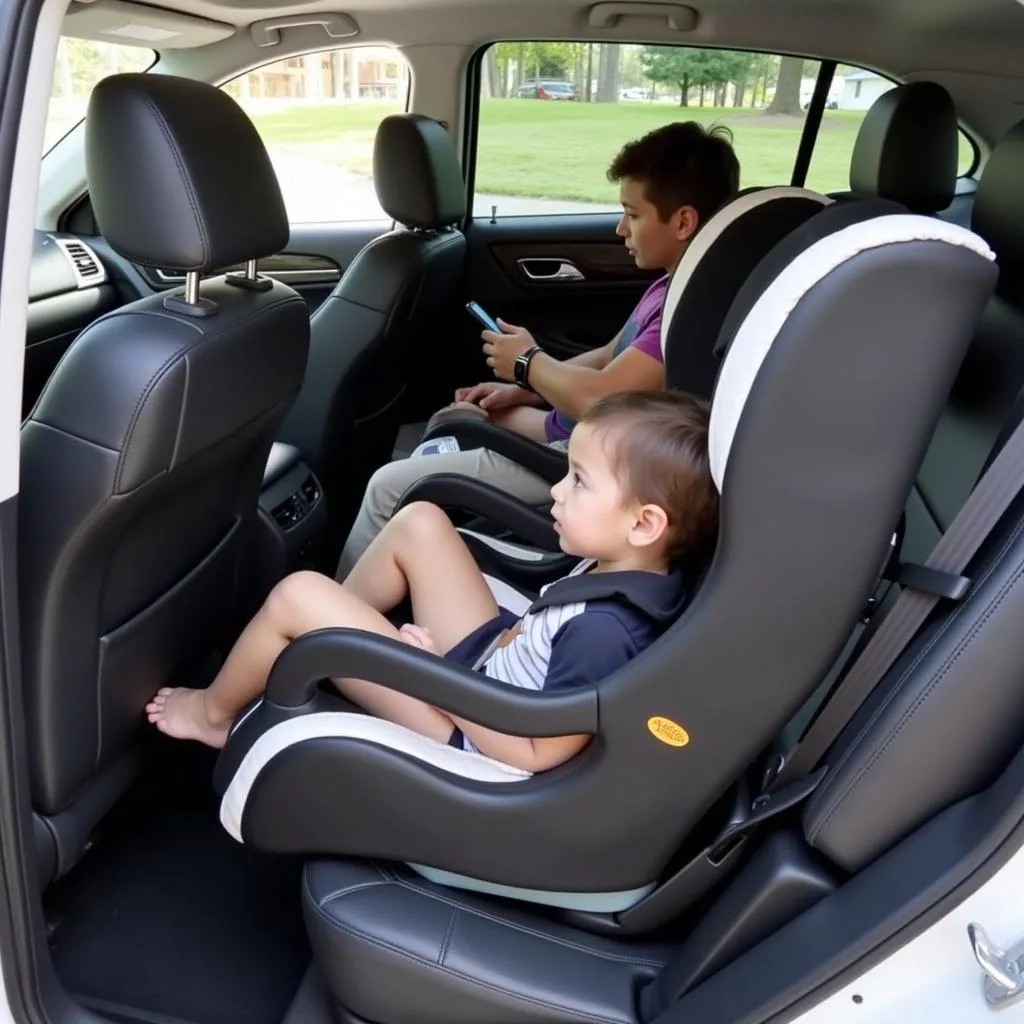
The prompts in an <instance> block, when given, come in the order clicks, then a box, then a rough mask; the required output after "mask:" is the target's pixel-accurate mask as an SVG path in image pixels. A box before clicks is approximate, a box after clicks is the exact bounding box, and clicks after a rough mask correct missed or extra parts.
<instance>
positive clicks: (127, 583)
mask: <svg viewBox="0 0 1024 1024" xmlns="http://www.w3.org/2000/svg"><path fill="white" fill-rule="evenodd" d="M150 77H151V76H136V75H129V76H115V77H114V78H109V79H106V80H105V81H104V82H103V83H102V86H101V90H102V93H103V98H101V99H100V100H99V101H98V103H97V105H96V106H95V107H94V110H95V111H97V112H98V115H99V116H98V119H97V120H96V121H95V122H93V121H92V120H90V121H89V122H88V124H87V133H88V134H89V145H90V148H91V151H92V153H93V157H94V166H95V159H96V158H98V157H99V155H100V153H101V152H102V146H103V145H104V144H105V143H106V142H107V141H112V142H113V144H114V147H115V154H116V153H117V152H121V151H120V150H118V148H117V147H118V145H119V144H125V143H126V141H127V135H126V133H127V132H129V131H132V132H136V133H137V134H138V137H139V138H140V139H147V140H148V139H156V138H157V137H161V138H163V139H164V142H156V143H155V145H156V147H157V152H158V154H160V155H161V159H165V160H166V161H167V163H166V164H165V163H151V162H150V160H149V158H148V157H147V158H146V159H141V158H140V160H137V161H136V162H135V168H134V171H133V176H134V177H135V178H136V179H137V188H138V189H139V190H141V191H142V192H145V193H146V194H148V195H150V196H154V195H161V194H165V195H166V194H170V195H171V196H172V197H173V195H175V194H178V195H185V194H186V193H187V192H189V191H191V193H192V194H193V196H194V197H197V198H198V202H197V205H196V206H195V207H194V212H195V217H196V221H195V224H194V226H193V225H192V224H190V225H189V226H188V227H187V228H183V229H181V230H178V229H177V228H176V227H175V225H174V223H173V219H172V211H173V210H174V209H175V205H174V202H175V201H174V200H173V198H172V199H171V200H169V205H168V206H166V207H161V208H160V211H161V212H156V208H155V207H154V211H153V212H152V213H151V214H149V215H148V219H147V218H143V220H142V221H141V222H140V223H139V224H138V225H133V226H131V227H130V228H126V224H127V221H126V220H125V219H124V217H126V214H122V213H121V212H120V211H119V207H118V204H119V203H120V202H121V200H122V198H123V196H122V194H121V192H120V190H121V189H122V188H123V187H126V186H125V182H124V179H123V175H122V174H121V173H119V172H114V171H112V170H104V171H103V172H101V173H100V174H99V176H98V177H97V178H96V180H95V181H94V182H92V189H93V191H92V199H93V202H94V203H96V204H97V206H98V208H99V209H101V210H107V211H118V212H115V213H114V217H113V225H114V228H115V231H117V230H120V231H121V235H120V244H121V245H122V247H124V248H125V249H126V250H127V251H130V252H132V253H133V254H138V253H139V252H144V253H145V254H147V255H148V256H149V257H151V258H152V259H153V260H154V261H156V262H159V263H161V264H162V265H178V266H182V265H184V263H185V262H187V261H186V260H185V259H184V258H183V249H188V248H189V247H190V246H192V244H193V242H195V244H196V245H197V246H198V245H199V243H198V241H197V240H198V239H200V238H201V239H202V240H203V242H202V245H203V247H204V250H203V251H204V253H205V255H203V256H202V257H201V259H200V258H198V257H197V261H198V262H205V260H206V259H207V258H208V254H209V253H213V254H220V255H223V254H225V253H234V254H236V255H237V256H239V257H241V258H243V259H244V258H246V257H248V256H255V255H257V254H258V252H260V251H262V247H263V245H264V244H265V243H266V242H268V241H270V240H272V239H271V235H272V232H270V231H269V230H264V229H261V228H260V227H259V224H260V223H261V221H260V218H259V217H258V216H255V215H254V221H255V226H254V227H252V228H251V229H247V228H246V226H245V225H244V224H243V223H241V222H240V221H236V220H235V219H234V218H235V217H237V216H240V215H241V207H240V206H238V205H236V204H235V203H233V201H232V199H231V194H232V192H233V191H234V190H235V189H236V188H237V179H240V178H244V177H245V176H246V174H249V173H251V172H252V170H253V169H252V167H251V166H249V164H248V161H249V160H250V159H251V158H253V157H254V155H260V154H262V155H263V157H265V154H263V151H262V148H260V149H259V151H258V153H256V154H254V152H253V151H252V150H251V149H250V148H248V147H247V146H246V145H244V144H240V145H239V147H238V148H236V149H234V150H232V149H230V148H228V149H224V150H221V157H220V160H221V165H220V175H219V177H214V176H213V175H211V174H209V173H208V170H207V169H208V167H209V166H212V165H210V163H209V161H210V155H209V153H207V152H206V151H205V150H204V145H205V144H206V143H208V142H209V134H208V132H209V128H208V127H206V126H205V123H203V122H201V121H200V119H198V118H196V117H195V109H202V110H206V109H207V103H208V102H209V104H210V109H211V110H213V111H214V113H213V114H212V115H211V116H212V119H213V124H214V125H215V126H216V127H217V128H218V130H219V131H220V133H221V134H220V140H221V142H223V139H224V138H228V139H245V138H247V137H248V136H247V135H246V129H247V128H251V126H250V125H249V123H248V121H247V119H246V117H245V115H244V114H243V113H242V111H241V109H240V108H239V107H237V106H236V105H234V104H231V105H230V106H229V107H228V108H226V109H227V110H229V111H230V112H231V114H230V116H228V114H227V113H226V112H225V109H224V108H219V107H218V104H219V103H220V101H221V98H222V94H221V93H220V91H219V90H217V89H216V88H214V87H212V86H206V85H203V86H197V84H196V83H194V82H184V81H183V80H179V79H171V78H165V80H164V81H162V82H161V83H160V85H158V86H154V85H153V83H151V82H150V81H147V79H149V78H150ZM152 77H154V78H156V77H161V76H152ZM197 90H198V91H197ZM186 110H189V111H190V116H189V117H187V118H186V117H185V116H184V111H186ZM117 115H123V117H124V124H123V125H121V126H119V125H117V124H114V123H112V122H113V121H116V116H117ZM238 122H240V123H238ZM165 131H166V132H167V133H169V135H170V136H172V137H173V139H174V143H173V149H174V152H175V153H176V154H177V160H175V159H172V154H171V150H170V149H169V148H166V147H169V146H171V143H170V142H168V141H167V138H168V136H167V135H165V134H164V132H165ZM253 137H254V138H255V136H253ZM257 142H258V139H257ZM161 147H164V148H161ZM122 155H124V153H123V152H122ZM178 161H180V163H179V162H178ZM197 167H198V170H197V169H196V168H197ZM256 168H257V169H256V173H255V174H253V176H252V179H251V184H250V185H247V186H246V191H247V192H248V190H249V189H250V188H251V189H253V190H254V191H253V192H252V201H253V203H254V204H255V206H258V205H259V202H258V201H259V200H260V199H261V197H262V200H263V201H265V204H266V207H267V209H273V206H274V203H275V201H276V199H277V196H278V194H277V191H276V184H275V185H273V187H271V183H269V182H268V181H266V180H265V179H262V178H261V176H260V174H259V171H258V168H259V162H258V161H257V164H256ZM172 170H173V171H174V173H173V174H172ZM186 180H187V181H189V182H191V189H190V188H189V187H186V185H185V184H184V182H185V181H186ZM261 181H262V182H263V185H264V186H265V187H264V188H263V190H262V191H260V183H261ZM218 183H219V184H218ZM133 187H136V186H133ZM112 189H113V190H114V191H115V194H114V195H111V191H110V190H112ZM222 201H223V206H220V205H219V204H221V202H222ZM124 209H125V210H129V209H131V200H130V199H129V202H128V203H127V204H126V206H125V207H124ZM225 209H226V210H227V211H229V213H228V214H227V215H225V213H224V210H225ZM211 211H212V212H211ZM107 223H111V221H110V219H109V218H108V219H107ZM262 223H263V224H264V227H266V225H267V224H268V223H269V221H266V220H264V221H262ZM158 228H159V229H162V230H165V231H166V232H167V235H166V237H165V238H161V237H158V236H154V237H152V238H147V237H145V235H144V229H150V230H153V231H156V230H157V229H158ZM136 231H138V232H141V233H140V234H139V235H138V237H137V238H136V236H135V235H134V234H133V232H136ZM190 235H194V236H195V237H194V238H192V239H191V240H189V239H188V238H187V236H190ZM246 240H247V243H246V246H245V247H240V246H242V243H243V242H246ZM248 245H251V246H254V247H256V248H254V249H250V248H248V247H247V246H248ZM197 252H198V250H197ZM202 297H203V299H204V300H206V301H207V303H210V304H212V306H211V307H208V308H209V309H210V311H211V312H210V315H207V316H203V317H191V316H188V315H187V314H186V313H184V312H174V311H171V310H168V309H166V308H164V305H163V296H162V295H155V296H152V297H150V298H145V299H141V300H139V301H138V302H134V303H130V304H129V305H126V306H124V307H122V308H120V309H118V310H116V311H114V312H112V313H110V314H108V315H107V316H105V317H103V318H102V319H100V320H98V321H96V322H95V323H93V324H91V325H90V326H89V327H88V328H87V329H86V330H84V331H83V332H82V333H81V334H80V335H79V336H78V338H77V339H76V340H75V341H74V342H73V343H72V345H71V346H70V347H69V348H68V350H67V353H66V354H65V356H64V358H63V359H62V360H61V362H60V364H59V366H58V367H57V369H56V371H55V372H54V373H53V375H52V377H51V378H50V380H49V381H48V383H47V385H46V388H45V389H44V391H43V393H42V395H41V397H40V399H39V401H38V403H37V404H36V406H35V408H34V409H33V410H32V412H31V414H30V416H29V418H28V419H27V420H26V422H25V423H24V425H23V427H22V434H21V492H20V498H19V506H20V516H19V538H18V540H19V572H20V589H21V607H22V615H21V617H20V618H21V627H22V657H23V661H22V666H23V679H24V683H25V704H26V718H27V730H28V736H29V743H28V750H29V757H30V771H31V787H32V797H33V803H34V805H35V807H36V809H37V810H38V811H40V812H42V813H43V814H45V815H47V816H50V817H51V820H52V821H56V816H57V815H58V812H62V811H66V810H67V809H68V808H70V807H72V806H74V805H76V804H77V803H79V802H80V801H81V800H84V794H85V793H86V791H87V790H88V789H89V787H90V785H91V783H92V781H93V780H94V778H95V777H96V776H97V775H99V774H101V773H105V772H107V771H108V770H112V767H113V765H114V764H115V762H117V760H118V758H119V757H120V755H122V754H123V753H124V752H125V751H126V748H129V747H130V745H131V743H132V740H133V738H134V737H135V736H136V733H137V731H138V729H139V727H140V726H141V725H142V724H143V721H144V719H143V714H142V711H143V707H144V705H145V703H146V700H147V699H148V698H149V697H150V696H151V695H152V693H153V692H154V691H155V690H156V689H157V688H158V687H159V686H160V685H162V684H164V683H166V682H168V681H170V680H172V679H174V678H175V677H176V676H177V675H179V674H180V673H181V672H182V671H184V670H185V669H186V668H191V666H192V665H193V664H194V663H196V662H198V661H200V660H201V659H202V658H204V656H207V655H208V654H209V653H210V651H211V648H212V645H213V644H214V643H220V642H222V641H223V639H224V632H225V629H226V628H227V626H228V625H229V624H230V623H231V616H232V615H233V614H234V613H237V612H238V611H239V610H240V609H239V608H238V607H237V601H238V599H239V597H240V596H242V595H244V594H245V578H244V574H243V570H244V568H245V566H246V565H247V562H248V560H249V558H250V557H251V556H250V554H249V552H248V550H247V544H248V543H249V541H250V540H251V531H252V529H253V525H254V522H255V516H256V507H257V506H256V501H257V497H258V494H259V490H260V483H261V480H262V477H263V471H264V466H265V464H266V461H267V455H268V453H269V450H270V445H271V443H272V439H273V435H274V433H275V432H276V430H277V428H278V426H279V424H280V422H281V419H282V418H283V416H284V412H285V410H286V408H287V406H288V404H289V403H290V402H291V401H292V399H293V397H294V395H295V394H296V393H297V391H298V389H299V386H300V384H301V381H302V377H303V372H304V369H305V363H306V350H307V344H308V331H309V319H308V314H307V311H306V309H307V307H306V305H305V303H304V302H303V301H302V299H301V298H300V297H299V296H298V295H297V294H296V293H295V292H294V291H293V290H292V289H290V288H288V287H286V286H284V285H281V284H278V283H273V284H272V285H271V287H270V288H269V290H265V291H260V290H252V289H248V288H242V287H237V286H235V285H233V284H232V283H231V282H230V281H229V280H227V279H225V278H217V279H213V280H209V281H206V282H204V283H203V285H202ZM93 803H96V802H95V801H93ZM109 803H110V801H109V800H107V801H106V805H109ZM87 825H88V823H85V824H83V823H82V822H81V821H78V822H77V823H76V826H75V827H76V829H77V830H78V832H79V833H80V834H81V835H82V836H84V835H86V834H87V833H88V827H87ZM53 827H54V828H58V827H59V826H58V825H54V826H53Z"/></svg>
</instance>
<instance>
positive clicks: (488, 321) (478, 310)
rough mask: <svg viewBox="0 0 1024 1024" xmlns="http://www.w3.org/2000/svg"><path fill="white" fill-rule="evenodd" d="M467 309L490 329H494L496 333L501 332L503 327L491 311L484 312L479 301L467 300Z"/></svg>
mask: <svg viewBox="0 0 1024 1024" xmlns="http://www.w3.org/2000/svg"><path fill="white" fill-rule="evenodd" d="M466 309H467V310H469V312H470V314H471V315H472V316H475V317H476V318H477V320H479V321H480V323H482V324H483V325H484V327H486V328H487V330H489V331H494V333H495V334H501V328H500V327H499V326H498V325H497V324H496V323H495V322H494V320H493V319H492V318H491V316H490V314H489V313H485V312H484V308H483V306H481V305H480V303H479V302H467V303H466Z"/></svg>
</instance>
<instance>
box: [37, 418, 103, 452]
mask: <svg viewBox="0 0 1024 1024" xmlns="http://www.w3.org/2000/svg"><path fill="white" fill-rule="evenodd" d="M29 419H30V420H31V422H32V423H34V424H36V426H39V427H46V429H47V430H54V431H56V432H57V433H58V434H63V435H64V436H65V437H73V438H74V439H75V440H76V441H81V442H82V444H88V445H92V447H93V448H100V449H102V450H103V451H105V452H110V453H111V454H113V455H117V454H119V449H117V448H108V447H107V446H106V445H105V444H100V443H99V441H93V440H91V439H90V438H88V437H82V435H81V434H76V433H75V432H74V431H73V430H66V429H65V428H64V427H58V426H57V425H56V424H54V423H50V422H49V421H48V420H41V419H37V418H36V417H35V416H30V417H29Z"/></svg>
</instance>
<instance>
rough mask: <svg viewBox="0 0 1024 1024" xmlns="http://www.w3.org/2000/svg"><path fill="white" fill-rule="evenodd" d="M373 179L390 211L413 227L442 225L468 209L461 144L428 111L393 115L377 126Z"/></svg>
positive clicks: (439, 226)
mask: <svg viewBox="0 0 1024 1024" xmlns="http://www.w3.org/2000/svg"><path fill="white" fill-rule="evenodd" d="M373 183H374V185H375V186H376V188H377V199H378V200H379V201H380V205H381V206H382V207H383V208H384V212H385V213H386V214H387V215H388V216H389V217H393V218H394V219H395V220H396V221H398V223H399V224H404V225H405V226H406V227H409V228H426V229H428V230H437V229H438V228H446V227H449V226H450V225H452V224H455V223H456V222H457V221H460V220H462V218H463V217H464V216H465V214H466V183H465V182H464V181H463V179H462V169H461V168H460V167H459V161H458V158H457V157H456V155H455V145H454V144H453V143H452V140H451V139H450V138H449V136H448V133H447V132H446V131H445V130H444V128H443V127H442V126H441V125H440V124H439V123H438V122H437V121H435V120H434V119H433V118H432V117H425V116H424V115H423V114H392V115H391V116H390V117H386V118H384V120H383V121H381V123H380V127H379V128H378V129H377V138H376V140H375V142H374V145H373Z"/></svg>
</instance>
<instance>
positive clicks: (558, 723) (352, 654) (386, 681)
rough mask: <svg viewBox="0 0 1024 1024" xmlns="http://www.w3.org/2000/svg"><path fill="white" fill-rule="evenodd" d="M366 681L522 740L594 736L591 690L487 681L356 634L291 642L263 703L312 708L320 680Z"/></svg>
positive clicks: (326, 633) (398, 644) (337, 632)
mask: <svg viewBox="0 0 1024 1024" xmlns="http://www.w3.org/2000/svg"><path fill="white" fill-rule="evenodd" d="M338 676H345V677H353V678H356V679H368V680H370V682H374V683H379V684H381V685H382V686H386V687H388V689H391V690H395V691H397V692H398V693H405V694H408V695H409V696H410V697H417V698H419V699H420V700H424V701H426V702H427V703H428V704H432V705H434V706H435V707H438V708H441V709H442V710H444V711H447V712H449V713H450V714H453V715H457V716H459V717H460V718H467V719H469V720H470V721H472V722H477V723H478V724H480V725H483V726H486V727H487V728H489V729H495V730H497V731H500V732H506V733H511V734H513V735H517V736H531V737H533V736H537V737H540V736H569V735H573V734H576V733H587V734H591V735H596V734H597V731H598V729H597V727H598V702H597V690H596V689H595V688H594V687H580V688H579V689H574V690H566V691H563V692H555V693H543V692H534V691H532V690H524V689H522V688H520V687H516V686H509V685H506V684H504V683H500V682H498V681H497V680H494V679H490V678H488V677H487V676H485V675H483V673H481V672H474V671H472V670H471V669H468V668H464V667H463V666H461V665H456V664H454V663H452V662H449V661H443V660H442V659H440V658H438V657H436V656H435V655H432V654H429V653H428V652H426V651H422V650H419V649H418V648H416V647H412V646H410V645H409V644H406V643H403V642H402V641H400V640H392V639H389V638H388V637H383V636H377V635H376V634H374V633H367V632H365V631H363V630H359V629H320V630H315V631H314V632H312V633H306V634H304V635H303V636H301V637H299V638H298V639H297V640H294V641H292V643H290V644H289V645H288V646H287V647H286V648H285V649H284V651H282V652H281V654H280V655H279V656H278V658H277V660H276V661H275V662H274V666H273V668H272V669H271V670H270V679H269V681H268V682H267V692H266V698H265V699H266V701H267V702H268V703H270V704H273V705H276V706H277V707H278V708H281V709H282V710H294V709H296V708H300V707H302V706H303V705H304V704H308V703H309V702H310V701H311V700H312V699H313V697H314V695H315V692H316V688H317V685H318V683H319V682H320V680H322V679H329V678H332V677H338Z"/></svg>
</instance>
